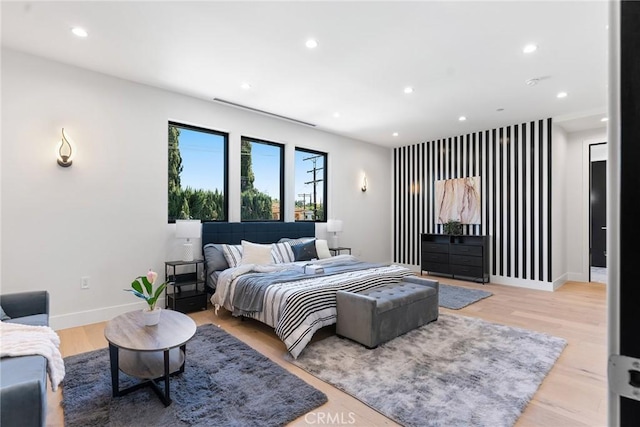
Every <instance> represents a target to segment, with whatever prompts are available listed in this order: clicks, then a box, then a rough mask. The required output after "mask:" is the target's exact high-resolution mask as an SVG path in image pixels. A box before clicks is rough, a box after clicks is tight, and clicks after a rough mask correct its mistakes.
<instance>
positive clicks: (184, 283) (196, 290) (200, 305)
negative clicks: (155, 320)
mask: <svg viewBox="0 0 640 427" xmlns="http://www.w3.org/2000/svg"><path fill="white" fill-rule="evenodd" d="M181 267H191V268H190V270H192V271H183V272H180V273H176V268H181ZM194 269H195V271H193V270H194ZM164 273H165V280H166V281H167V287H166V288H165V308H170V309H172V310H176V311H180V312H182V313H188V312H191V311H197V310H205V309H206V308H207V292H206V291H205V287H204V283H205V282H204V260H203V259H196V260H193V261H167V262H165V263H164Z"/></svg>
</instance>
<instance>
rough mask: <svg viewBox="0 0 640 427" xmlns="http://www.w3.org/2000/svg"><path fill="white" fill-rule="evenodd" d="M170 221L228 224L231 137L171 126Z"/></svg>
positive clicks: (196, 128)
mask: <svg viewBox="0 0 640 427" xmlns="http://www.w3.org/2000/svg"><path fill="white" fill-rule="evenodd" d="M168 129H169V153H168V166H169V170H168V179H169V182H168V202H169V206H168V220H169V222H175V220H176V219H200V220H202V221H227V212H228V209H227V199H226V194H227V163H228V160H227V159H228V157H227V152H228V151H227V144H228V135H227V134H225V133H222V132H216V131H212V130H208V129H202V128H198V127H195V126H189V125H183V124H179V123H174V122H169V128H168Z"/></svg>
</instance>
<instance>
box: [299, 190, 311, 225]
mask: <svg viewBox="0 0 640 427" xmlns="http://www.w3.org/2000/svg"><path fill="white" fill-rule="evenodd" d="M307 196H309V202H311V194H309V193H302V194H298V197H302V212H303V215H304V212H305V211H306V210H307ZM303 219H306V218H303Z"/></svg>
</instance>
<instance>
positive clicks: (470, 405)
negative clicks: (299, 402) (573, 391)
mask: <svg viewBox="0 0 640 427" xmlns="http://www.w3.org/2000/svg"><path fill="white" fill-rule="evenodd" d="M565 345H566V341H565V340H564V339H561V338H556V337H553V336H549V335H545V334H541V333H537V332H532V331H528V330H524V329H517V328H512V327H508V326H502V325H498V324H494V323H489V322H486V321H483V320H480V319H474V318H470V317H463V316H458V315H454V314H440V317H439V319H438V320H437V321H435V322H432V323H429V324H428V325H425V326H423V327H421V328H419V329H415V330H413V331H411V332H409V333H407V334H405V335H402V336H400V337H398V338H396V339H394V340H392V341H389V342H388V343H385V344H382V345H381V346H379V347H378V348H376V349H373V350H368V349H367V348H365V347H364V346H362V345H360V344H357V343H355V342H353V341H350V340H348V339H345V338H339V337H337V336H331V337H329V338H326V339H324V340H321V341H318V342H315V343H313V344H311V345H310V346H309V347H308V348H307V349H306V350H305V351H304V352H303V353H302V355H300V357H299V358H298V359H297V360H293V359H290V361H291V363H293V364H295V365H297V366H299V367H301V368H302V369H304V370H306V371H308V372H309V373H311V374H312V375H314V376H316V377H318V378H320V379H321V380H323V381H325V382H328V383H330V384H332V385H333V386H335V387H337V388H339V389H340V390H343V391H345V392H346V393H348V394H350V395H352V396H354V397H355V398H357V399H359V400H361V401H362V402H364V403H365V404H367V405H369V406H370V407H372V408H373V409H375V410H377V411H378V412H380V413H382V414H383V415H385V416H387V417H389V418H391V419H393V420H395V421H396V422H398V423H400V424H402V425H405V426H420V427H424V426H443V427H452V426H460V427H470V426H487V427H498V426H512V425H513V424H514V423H515V422H516V420H517V419H518V417H519V416H520V414H521V413H522V411H523V410H524V408H525V407H526V406H527V404H528V402H529V400H530V399H531V398H532V397H533V395H534V393H535V392H536V390H537V389H538V387H539V386H540V384H541V382H542V380H543V379H544V377H545V376H546V375H547V373H548V372H549V370H550V369H551V367H552V366H553V365H554V363H555V362H556V360H557V358H558V357H559V356H560V353H561V352H562V350H563V349H564V347H565Z"/></svg>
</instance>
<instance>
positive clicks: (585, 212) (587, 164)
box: [579, 130, 611, 282]
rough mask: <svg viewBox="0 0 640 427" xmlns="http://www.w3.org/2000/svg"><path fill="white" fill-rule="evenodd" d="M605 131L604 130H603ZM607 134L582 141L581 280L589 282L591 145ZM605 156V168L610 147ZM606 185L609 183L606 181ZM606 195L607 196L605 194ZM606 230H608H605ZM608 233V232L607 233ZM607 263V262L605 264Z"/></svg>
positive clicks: (602, 139) (602, 141)
mask: <svg viewBox="0 0 640 427" xmlns="http://www.w3.org/2000/svg"><path fill="white" fill-rule="evenodd" d="M605 132H606V130H605ZM606 139H607V135H606V134H605V135H603V136H602V137H596V138H589V139H584V140H583V141H582V159H583V167H582V200H583V205H582V206H583V209H582V236H583V238H582V263H581V264H582V271H581V275H582V277H581V278H580V279H579V281H581V282H589V281H590V280H591V256H590V255H591V146H592V145H599V144H607V141H606ZM607 147H608V148H609V154H608V156H607V168H609V162H608V158H609V157H611V147H610V146H608V145H607ZM607 185H609V183H608V182H607ZM607 193H608V192H607ZM607 197H608V196H607ZM609 200H610V199H607V209H608V208H609ZM607 231H608V230H607ZM607 235H608V234H607ZM607 265H608V264H607Z"/></svg>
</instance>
